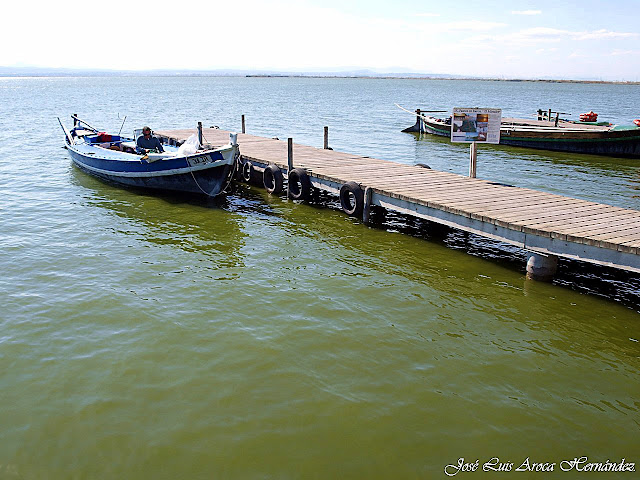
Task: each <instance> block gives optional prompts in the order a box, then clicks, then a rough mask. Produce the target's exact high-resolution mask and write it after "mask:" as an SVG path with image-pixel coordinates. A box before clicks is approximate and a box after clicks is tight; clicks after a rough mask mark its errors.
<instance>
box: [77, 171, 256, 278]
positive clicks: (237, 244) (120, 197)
mask: <svg viewBox="0 0 640 480" xmlns="http://www.w3.org/2000/svg"><path fill="white" fill-rule="evenodd" d="M70 176H71V182H72V183H73V184H74V185H75V186H78V187H81V188H82V190H81V193H80V195H81V196H82V202H83V203H86V204H87V205H89V206H93V207H99V208H100V209H103V210H106V211H108V213H109V214H110V215H115V216H117V217H118V218H121V219H124V220H125V223H124V224H123V223H116V224H113V223H110V224H109V225H110V227H109V228H112V229H113V234H114V235H131V236H134V237H136V238H139V239H141V240H143V241H146V242H149V243H152V244H155V245H161V246H171V247H176V248H179V249H181V250H183V251H185V252H189V253H198V254H202V255H205V256H207V257H211V258H215V261H216V263H217V265H219V266H220V267H242V266H244V263H243V259H242V255H241V253H240V252H241V249H242V246H243V245H244V237H245V231H244V228H243V224H242V216H241V215H239V214H238V213H237V212H235V211H234V210H235V209H237V208H236V207H235V206H234V205H233V202H232V201H230V200H229V199H228V198H225V197H219V198H214V199H209V198H206V197H204V196H201V195H193V196H192V195H182V194H171V193H166V192H149V191H145V190H140V189H123V188H120V187H117V186H113V185H110V184H107V183H104V182H102V181H100V180H98V179H96V178H93V177H91V176H89V175H87V174H85V173H83V172H81V171H79V170H78V169H76V168H72V169H71V170H70Z"/></svg>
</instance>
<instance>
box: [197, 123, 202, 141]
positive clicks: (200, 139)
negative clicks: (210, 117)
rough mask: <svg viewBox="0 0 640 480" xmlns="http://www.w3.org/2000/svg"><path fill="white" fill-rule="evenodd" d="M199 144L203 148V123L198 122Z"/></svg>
mask: <svg viewBox="0 0 640 480" xmlns="http://www.w3.org/2000/svg"><path fill="white" fill-rule="evenodd" d="M198 143H199V144H200V146H202V122H198Z"/></svg>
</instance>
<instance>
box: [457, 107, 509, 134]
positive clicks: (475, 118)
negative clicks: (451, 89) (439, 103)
mask: <svg viewBox="0 0 640 480" xmlns="http://www.w3.org/2000/svg"><path fill="white" fill-rule="evenodd" d="M501 122H502V110H501V109H499V108H454V109H453V116H452V117H451V141H452V142H468V143H471V142H482V143H500V123H501Z"/></svg>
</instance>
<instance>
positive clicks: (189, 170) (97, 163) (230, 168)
mask: <svg viewBox="0 0 640 480" xmlns="http://www.w3.org/2000/svg"><path fill="white" fill-rule="evenodd" d="M72 118H73V120H74V126H73V128H72V129H71V130H68V129H67V128H66V127H65V126H64V125H63V124H62V122H61V121H60V119H59V118H58V121H59V122H60V126H61V127H62V129H63V130H64V133H65V137H66V138H65V144H66V145H65V147H66V149H67V151H68V152H69V155H70V156H71V160H72V161H73V163H74V164H75V165H76V166H78V167H79V168H80V169H81V170H83V171H85V172H87V173H89V174H90V175H93V176H96V177H98V178H101V179H103V180H106V181H108V182H111V183H115V184H118V185H125V186H130V187H142V188H152V189H159V190H174V191H180V192H191V193H200V194H205V195H208V196H212V197H213V196H216V195H219V194H220V193H222V192H223V191H224V190H225V188H226V187H227V186H228V184H229V183H230V182H231V179H232V178H233V174H234V171H235V167H236V164H237V161H238V157H239V150H238V142H237V134H234V133H232V134H230V135H229V144H228V145H225V146H223V147H220V148H216V149H201V148H196V147H194V148H191V149H188V148H182V149H180V147H178V146H174V145H163V146H162V147H163V149H164V152H162V153H158V152H155V153H154V152H149V153H147V154H145V155H142V154H138V153H136V140H135V139H134V138H128V137H123V136H120V135H109V134H107V133H104V132H100V131H99V130H97V129H95V128H93V127H92V126H90V125H89V124H88V123H86V122H85V121H83V120H80V119H79V118H78V117H76V116H75V115H72Z"/></svg>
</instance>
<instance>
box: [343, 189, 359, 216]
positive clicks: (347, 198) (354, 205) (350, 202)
mask: <svg viewBox="0 0 640 480" xmlns="http://www.w3.org/2000/svg"><path fill="white" fill-rule="evenodd" d="M340 206H341V207H342V210H344V213H346V214H347V215H351V216H354V217H360V216H362V210H363V209H364V191H363V190H362V188H361V187H360V185H358V184H357V183H356V182H347V183H345V184H344V185H342V187H340Z"/></svg>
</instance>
